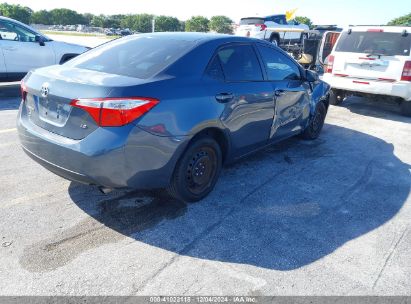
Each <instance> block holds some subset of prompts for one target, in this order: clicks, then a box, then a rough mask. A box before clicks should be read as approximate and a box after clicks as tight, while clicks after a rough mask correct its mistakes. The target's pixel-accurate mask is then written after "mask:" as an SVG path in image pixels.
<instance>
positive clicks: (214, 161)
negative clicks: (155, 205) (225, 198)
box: [167, 137, 222, 202]
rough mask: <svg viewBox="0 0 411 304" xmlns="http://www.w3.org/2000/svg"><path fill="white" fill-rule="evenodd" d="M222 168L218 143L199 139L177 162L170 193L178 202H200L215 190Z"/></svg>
mask: <svg viewBox="0 0 411 304" xmlns="http://www.w3.org/2000/svg"><path fill="white" fill-rule="evenodd" d="M221 167H222V153H221V149H220V146H219V145H218V143H217V142H216V141H215V140H214V139H212V138H209V137H203V138H199V139H197V140H195V141H194V142H193V143H191V144H190V146H189V147H188V149H187V150H186V151H185V152H184V154H183V155H182V156H181V158H180V160H179V161H178V162H177V166H176V168H175V170H174V173H173V176H172V180H171V183H170V186H169V187H168V189H167V190H168V193H169V194H170V195H171V196H172V197H174V198H176V199H178V200H182V201H187V202H196V201H199V200H201V199H203V198H205V197H206V196H207V195H208V194H209V193H210V192H211V191H212V190H213V189H214V186H215V184H216V183H217V180H218V177H219V175H220V171H221Z"/></svg>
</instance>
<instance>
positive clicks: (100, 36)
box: [41, 30, 121, 39]
mask: <svg viewBox="0 0 411 304" xmlns="http://www.w3.org/2000/svg"><path fill="white" fill-rule="evenodd" d="M41 32H42V33H43V34H46V35H62V36H80V37H99V38H107V39H115V38H119V37H121V36H116V35H114V36H107V35H97V34H91V33H77V32H62V31H49V30H46V31H41Z"/></svg>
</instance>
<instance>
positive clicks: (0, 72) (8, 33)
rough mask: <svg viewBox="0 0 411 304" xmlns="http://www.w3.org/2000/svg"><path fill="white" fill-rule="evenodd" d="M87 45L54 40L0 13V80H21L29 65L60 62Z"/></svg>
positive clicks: (30, 66)
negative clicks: (1, 15) (0, 15)
mask: <svg viewBox="0 0 411 304" xmlns="http://www.w3.org/2000/svg"><path fill="white" fill-rule="evenodd" d="M88 49H89V48H87V47H85V46H80V45H76V44H70V43H66V42H61V41H53V40H51V39H49V38H48V37H46V36H44V35H43V34H41V33H39V32H37V31H36V30H34V29H33V28H31V27H29V26H27V25H25V24H23V23H21V22H19V21H16V20H13V19H10V18H6V17H0V81H13V80H20V79H22V78H23V77H24V75H25V74H26V73H27V72H28V71H29V70H31V69H34V68H38V67H43V66H47V65H53V64H59V63H63V62H65V61H67V60H69V59H71V58H73V57H75V56H77V55H79V54H81V53H83V52H85V51H87V50H88Z"/></svg>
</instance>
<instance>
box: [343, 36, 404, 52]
mask: <svg viewBox="0 0 411 304" xmlns="http://www.w3.org/2000/svg"><path fill="white" fill-rule="evenodd" d="M410 47H411V35H410V34H408V35H407V36H403V35H402V33H386V32H351V34H348V32H343V33H342V34H341V38H340V40H339V41H338V43H337V46H336V48H335V51H337V52H351V53H366V54H377V55H378V54H379V55H386V56H396V55H399V56H409V55H410Z"/></svg>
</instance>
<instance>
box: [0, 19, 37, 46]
mask: <svg viewBox="0 0 411 304" xmlns="http://www.w3.org/2000/svg"><path fill="white" fill-rule="evenodd" d="M0 35H1V38H2V39H3V40H11V41H20V42H35V41H36V35H35V34H34V33H32V32H30V31H28V30H27V29H25V28H24V27H22V26H19V25H17V24H14V23H12V22H6V21H0Z"/></svg>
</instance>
